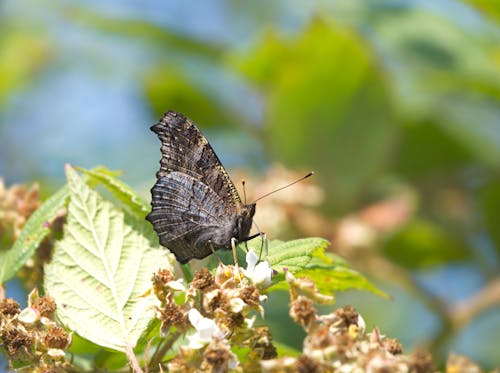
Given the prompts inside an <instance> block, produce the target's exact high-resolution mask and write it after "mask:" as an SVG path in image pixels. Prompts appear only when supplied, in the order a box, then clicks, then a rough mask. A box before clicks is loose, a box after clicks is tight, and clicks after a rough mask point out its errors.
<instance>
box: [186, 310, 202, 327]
mask: <svg viewBox="0 0 500 373" xmlns="http://www.w3.org/2000/svg"><path fill="white" fill-rule="evenodd" d="M202 318H203V316H201V313H200V312H199V311H198V310H197V309H196V308H191V309H190V310H189V312H188V319H189V322H190V323H191V325H193V326H194V327H195V328H196V325H198V324H199V322H200V321H201V319H202Z"/></svg>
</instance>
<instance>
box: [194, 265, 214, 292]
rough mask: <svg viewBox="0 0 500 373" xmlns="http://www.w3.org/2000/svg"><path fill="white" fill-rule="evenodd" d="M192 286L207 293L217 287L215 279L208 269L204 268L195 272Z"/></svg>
mask: <svg viewBox="0 0 500 373" xmlns="http://www.w3.org/2000/svg"><path fill="white" fill-rule="evenodd" d="M191 286H192V287H193V288H195V289H198V290H201V291H206V290H209V289H212V288H213V287H214V286H215V278H214V276H213V275H212V274H211V273H210V271H209V270H208V269H206V268H202V269H201V270H199V271H196V272H195V274H194V278H193V280H192V281H191Z"/></svg>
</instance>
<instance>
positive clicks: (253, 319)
mask: <svg viewBox="0 0 500 373" xmlns="http://www.w3.org/2000/svg"><path fill="white" fill-rule="evenodd" d="M255 319H256V317H255V315H253V316H252V318H251V319H245V324H246V325H247V328H248V329H252V327H253V324H254V322H255Z"/></svg>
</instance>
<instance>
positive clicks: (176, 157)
mask: <svg viewBox="0 0 500 373" xmlns="http://www.w3.org/2000/svg"><path fill="white" fill-rule="evenodd" d="M151 130H152V131H153V132H155V133H156V134H157V135H158V138H159V139H160V141H161V142H162V146H161V150H162V158H161V161H160V170H159V171H158V172H157V173H156V177H157V181H156V183H155V185H154V186H153V188H152V189H151V195H152V200H151V206H152V210H151V212H150V213H149V215H148V216H147V220H149V221H150V222H151V224H152V225H153V227H154V229H155V231H156V232H157V234H158V236H159V239H160V244H161V245H163V246H165V247H167V248H168V249H169V250H170V251H172V252H173V253H174V255H175V257H176V258H177V260H178V261H179V262H181V263H187V262H188V261H189V260H191V259H193V258H196V259H202V258H204V257H206V256H208V255H210V254H211V253H212V252H213V250H217V249H226V250H229V249H231V240H232V239H233V238H234V239H236V241H237V242H243V241H246V240H247V239H248V238H249V233H250V229H251V226H252V219H253V216H254V214H255V204H248V205H247V204H243V203H242V202H241V199H240V197H239V195H238V192H237V190H236V188H235V187H234V185H233V183H232V181H231V179H230V178H229V176H228V174H227V172H226V171H225V170H224V167H223V166H222V164H221V162H220V160H219V159H218V157H217V155H216V154H215V152H214V151H213V149H212V147H211V146H210V144H209V143H208V141H207V140H206V138H205V137H204V136H203V134H202V133H201V132H200V131H199V130H198V128H197V127H196V125H195V124H194V123H193V122H192V121H191V120H190V119H188V118H186V117H185V116H183V115H182V114H180V113H176V112H174V111H169V112H168V113H166V114H165V116H164V117H163V118H162V119H161V121H160V122H159V123H158V124H156V125H154V126H152V127H151Z"/></svg>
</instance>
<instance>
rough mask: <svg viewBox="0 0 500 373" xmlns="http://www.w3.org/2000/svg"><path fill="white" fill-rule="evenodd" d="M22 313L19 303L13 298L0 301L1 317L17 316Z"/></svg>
mask: <svg viewBox="0 0 500 373" xmlns="http://www.w3.org/2000/svg"><path fill="white" fill-rule="evenodd" d="M19 312H21V308H20V307H19V303H17V302H16V301H15V300H14V299H12V298H6V299H2V300H0V315H3V316H15V315H17V314H18V313H19Z"/></svg>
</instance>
